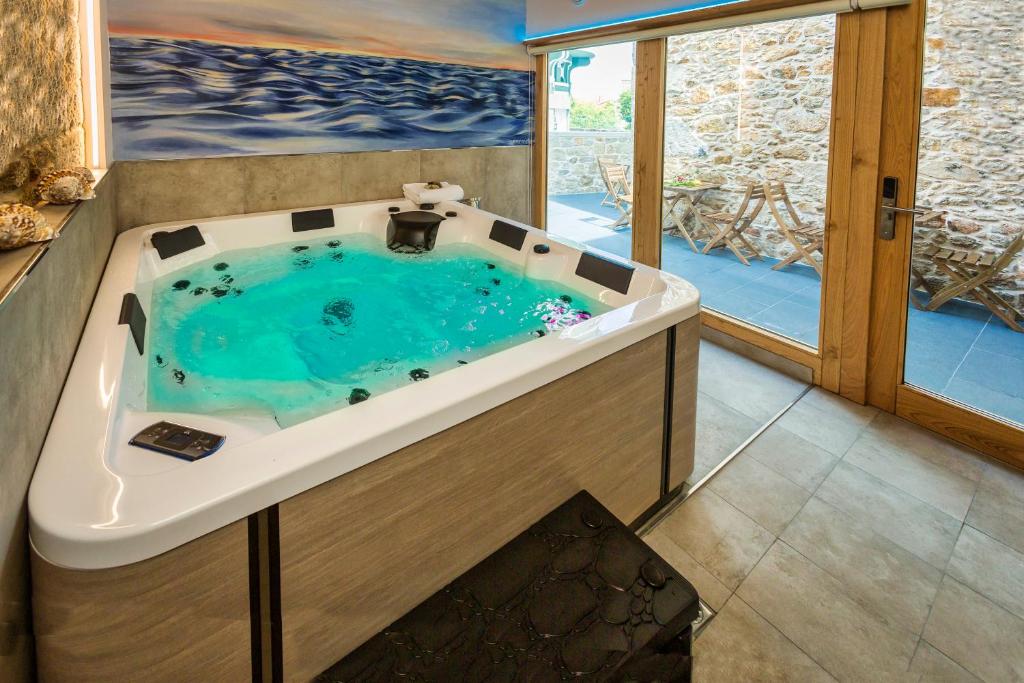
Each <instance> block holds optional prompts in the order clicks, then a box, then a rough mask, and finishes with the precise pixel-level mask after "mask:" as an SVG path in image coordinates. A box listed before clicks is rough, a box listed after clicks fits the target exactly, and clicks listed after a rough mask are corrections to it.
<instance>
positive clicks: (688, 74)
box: [665, 17, 835, 258]
mask: <svg viewBox="0 0 1024 683" xmlns="http://www.w3.org/2000/svg"><path fill="white" fill-rule="evenodd" d="M834 43H835V18H834V17H815V18H810V19H798V20H792V21H780V22H774V23H770V24H763V25H759V26H749V27H741V28H735V29H722V30H718V31H710V32H706V33H698V34H692V35H682V36H675V37H672V38H669V41H668V73H667V76H668V92H667V107H666V121H665V126H666V130H665V139H666V155H665V177H666V179H667V180H671V179H673V178H675V177H676V176H677V175H682V176H684V177H686V178H701V179H705V180H713V181H715V182H720V183H722V184H723V189H722V190H716V191H714V192H710V193H708V194H707V195H706V199H705V204H706V206H707V207H713V208H727V209H735V208H736V207H737V206H738V203H739V201H740V199H741V194H740V193H742V192H743V191H744V190H745V188H746V184H747V183H748V182H758V183H760V182H763V181H764V180H769V179H771V180H781V181H783V182H785V183H786V186H787V189H788V191H789V194H790V197H791V199H792V200H793V202H794V204H795V205H796V208H797V210H798V212H799V213H800V215H801V217H802V218H803V219H804V221H806V222H818V223H821V222H822V221H823V220H824V215H825V193H826V186H827V179H828V178H827V175H828V142H829V121H830V116H831V114H830V109H831V97H832V57H833V46H834ZM749 234H752V235H753V239H752V241H753V242H754V244H755V245H756V246H757V248H758V249H759V250H760V251H761V252H762V253H763V254H765V255H766V256H771V257H776V258H782V257H784V256H786V255H787V254H789V253H790V252H791V251H792V247H791V246H790V245H789V243H788V242H786V241H785V238H784V237H783V236H782V234H781V233H780V232H779V230H778V228H777V227H776V226H775V223H774V220H773V219H772V218H771V215H770V212H768V211H767V210H765V211H763V212H762V214H761V215H760V217H759V218H758V220H757V221H756V223H755V225H754V229H753V230H751V231H750V233H749Z"/></svg>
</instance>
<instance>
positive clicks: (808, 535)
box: [782, 497, 942, 634]
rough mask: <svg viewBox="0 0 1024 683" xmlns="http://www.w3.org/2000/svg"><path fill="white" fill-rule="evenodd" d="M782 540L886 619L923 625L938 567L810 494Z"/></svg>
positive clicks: (917, 628)
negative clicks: (808, 499)
mask: <svg viewBox="0 0 1024 683" xmlns="http://www.w3.org/2000/svg"><path fill="white" fill-rule="evenodd" d="M782 540H784V541H785V542H786V543H788V544H789V545H790V546H792V547H793V548H794V549H795V550H797V551H798V552H799V553H800V554H802V555H803V556H805V557H807V558H808V559H809V560H811V561H812V562H814V564H816V565H817V566H819V567H821V568H822V569H824V570H825V571H827V572H828V573H829V574H831V575H832V576H833V577H835V578H836V579H838V580H839V581H840V582H841V583H842V584H843V586H844V588H845V590H846V592H847V593H848V594H849V595H850V597H852V598H853V599H854V600H856V601H857V602H858V603H859V604H861V605H862V606H864V607H866V608H867V609H869V610H870V611H872V612H874V613H875V614H877V615H879V616H881V617H882V618H884V619H885V620H886V621H888V622H889V623H890V624H893V625H895V626H899V627H901V628H904V629H906V630H908V631H911V632H913V633H918V634H919V633H921V631H922V630H924V625H925V621H926V620H927V619H928V610H929V609H930V608H931V605H932V601H933V600H934V599H935V593H936V592H937V591H938V590H939V583H940V582H941V581H942V572H941V571H939V570H938V569H936V568H935V567H933V566H931V565H930V564H928V563H927V562H925V561H924V560H922V559H920V558H918V557H916V556H915V555H913V554H912V553H910V552H909V551H907V550H904V549H903V548H901V547H900V546H898V545H896V544H895V543H893V542H892V541H890V540H889V539H887V538H885V537H884V536H880V535H878V534H876V533H874V532H873V531H871V529H870V528H868V527H867V526H865V525H862V524H860V523H858V522H857V521H856V520H855V519H854V518H852V517H850V516H849V515H847V514H845V513H843V512H841V511H840V510H838V509H837V508H835V507H833V506H831V505H829V504H828V503H826V502H824V501H822V500H820V499H819V498H817V497H815V498H812V499H811V500H810V501H808V503H807V505H805V506H804V509H803V510H801V511H800V514H799V515H797V516H796V519H794V520H793V521H792V523H790V525H789V528H787V529H786V531H785V533H783V534H782Z"/></svg>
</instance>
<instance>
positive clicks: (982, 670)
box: [924, 576, 1024, 681]
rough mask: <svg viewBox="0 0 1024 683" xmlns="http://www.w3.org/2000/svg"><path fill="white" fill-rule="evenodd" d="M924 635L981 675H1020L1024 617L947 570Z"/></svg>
mask: <svg viewBox="0 0 1024 683" xmlns="http://www.w3.org/2000/svg"><path fill="white" fill-rule="evenodd" d="M924 638H925V640H927V641H928V642H929V643H931V644H932V645H933V646H934V647H935V648H936V649H938V650H939V651H941V652H942V653H943V654H944V655H946V656H947V657H949V658H950V659H952V660H953V661H955V662H956V663H957V664H959V665H960V666H962V667H964V668H965V669H967V670H968V671H970V672H971V673H972V674H974V675H975V676H978V677H980V678H982V679H983V680H986V681H1024V620H1022V619H1020V618H1018V617H1016V616H1014V615H1013V614H1010V613H1009V612H1007V611H1006V610H1004V609H1003V608H1002V607H1000V606H999V605H997V604H995V603H994V602H992V601H990V600H988V599H986V598H985V597H984V596H982V595H979V594H978V593H975V592H974V591H972V590H971V589H970V588H968V587H966V586H964V585H963V584H961V583H960V582H958V581H957V580H956V579H953V578H951V577H949V576H947V577H946V578H944V579H943V580H942V587H941V588H940V589H939V594H938V595H937V596H936V598H935V604H934V605H933V606H932V613H931V616H930V617H928V625H927V626H926V627H925V629H924Z"/></svg>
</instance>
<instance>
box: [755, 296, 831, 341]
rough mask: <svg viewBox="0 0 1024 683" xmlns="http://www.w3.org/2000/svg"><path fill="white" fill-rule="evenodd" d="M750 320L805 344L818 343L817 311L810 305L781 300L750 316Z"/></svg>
mask: <svg viewBox="0 0 1024 683" xmlns="http://www.w3.org/2000/svg"><path fill="white" fill-rule="evenodd" d="M750 322H751V323H753V324H754V325H759V326H760V327H764V328H765V329H767V330H771V331H772V332H776V333H778V334H781V335H783V336H786V337H790V338H791V339H796V340H798V341H801V342H804V343H805V344H810V345H811V346H817V345H818V324H819V311H818V310H817V309H816V308H813V307H811V306H803V305H801V304H798V303H794V302H792V301H781V302H779V303H778V304H776V305H774V306H772V307H771V308H768V309H765V310H764V311H762V312H761V313H759V314H757V315H754V316H751V318H750Z"/></svg>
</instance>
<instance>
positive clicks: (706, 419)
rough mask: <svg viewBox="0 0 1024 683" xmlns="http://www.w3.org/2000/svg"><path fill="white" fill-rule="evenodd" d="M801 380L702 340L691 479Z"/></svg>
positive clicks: (782, 403) (781, 405)
mask: <svg viewBox="0 0 1024 683" xmlns="http://www.w3.org/2000/svg"><path fill="white" fill-rule="evenodd" d="M806 389H807V384H806V383H804V382H801V381H799V380H797V379H793V378H792V377H790V376H789V375H786V374H784V373H782V372H779V371H778V370H774V369H772V368H769V367H766V366H764V365H761V364H760V363H756V362H754V361H752V360H750V359H748V358H744V357H743V356H740V355H737V354H735V353H733V352H731V351H729V350H727V349H725V348H723V347H721V346H718V345H717V344H713V343H711V342H709V341H707V340H702V341H701V345H700V366H699V372H698V380H697V453H696V457H695V466H694V471H693V474H692V475H691V476H690V479H689V482H690V483H691V484H696V483H697V482H699V481H700V480H701V479H703V478H704V476H706V475H707V474H709V473H710V472H711V471H712V470H713V469H714V468H715V467H717V466H718V464H719V463H721V462H722V461H723V460H725V459H726V458H727V457H728V456H729V455H730V454H731V453H732V452H733V451H735V450H736V449H737V448H739V447H740V446H741V445H743V443H744V442H745V441H747V440H748V439H749V438H750V437H751V436H753V435H754V434H755V433H756V432H757V430H758V429H760V428H761V427H762V426H764V425H765V424H767V423H768V422H770V421H771V419H772V418H773V417H775V415H777V414H778V413H779V412H780V411H782V410H783V409H785V408H786V406H788V405H790V404H791V403H792V402H793V401H795V400H796V399H797V398H798V397H799V396H800V394H802V393H803V392H804V391H805V390H806Z"/></svg>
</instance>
